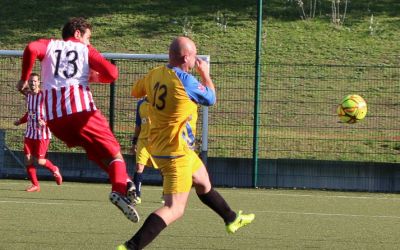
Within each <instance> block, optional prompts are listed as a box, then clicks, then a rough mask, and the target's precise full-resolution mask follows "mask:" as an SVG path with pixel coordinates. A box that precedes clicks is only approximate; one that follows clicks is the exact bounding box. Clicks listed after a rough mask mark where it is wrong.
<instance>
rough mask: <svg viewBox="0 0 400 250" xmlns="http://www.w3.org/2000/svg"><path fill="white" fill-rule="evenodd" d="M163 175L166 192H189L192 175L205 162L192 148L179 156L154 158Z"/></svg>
mask: <svg viewBox="0 0 400 250" xmlns="http://www.w3.org/2000/svg"><path fill="white" fill-rule="evenodd" d="M153 160H154V161H155V163H156V164H157V166H158V168H159V169H160V171H161V174H162V176H163V191H164V194H176V193H185V192H189V191H190V189H191V188H192V175H193V173H195V172H196V171H197V170H198V169H199V168H200V167H201V166H203V162H202V161H201V160H200V158H199V156H198V155H197V154H196V153H195V152H194V151H192V150H190V151H189V153H188V154H186V155H184V156H182V157H179V158H173V159H170V158H153Z"/></svg>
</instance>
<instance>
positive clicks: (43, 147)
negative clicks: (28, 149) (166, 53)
mask: <svg viewBox="0 0 400 250" xmlns="http://www.w3.org/2000/svg"><path fill="white" fill-rule="evenodd" d="M36 141H37V142H36V149H37V152H35V158H36V162H37V164H39V165H40V166H42V167H44V168H47V169H48V170H50V171H51V172H52V173H53V176H54V179H55V181H56V183H57V185H61V183H62V176H61V173H60V170H59V169H58V167H57V166H55V165H54V164H53V163H52V162H51V161H50V160H48V159H46V158H45V157H46V154H47V150H48V148H49V143H50V140H36Z"/></svg>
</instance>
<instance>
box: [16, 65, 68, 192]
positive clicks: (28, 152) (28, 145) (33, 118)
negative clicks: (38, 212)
mask: <svg viewBox="0 0 400 250" xmlns="http://www.w3.org/2000/svg"><path fill="white" fill-rule="evenodd" d="M28 85H29V91H26V92H25V94H26V106H27V112H26V113H25V115H24V116H23V117H22V118H20V119H18V120H16V121H15V122H14V125H15V126H19V125H21V124H23V123H27V125H26V130H25V139H24V154H25V165H26V171H27V173H28V177H29V179H30V180H31V182H32V185H31V186H29V187H28V188H27V189H26V191H27V192H39V191H40V185H39V181H38V178H37V175H36V168H35V165H34V163H36V164H38V165H40V166H42V167H44V168H47V169H48V170H50V171H51V172H52V173H53V176H54V178H55V180H56V183H57V185H61V183H62V176H61V174H60V170H59V169H58V167H56V166H55V165H54V164H53V163H52V162H51V161H50V160H49V159H46V154H47V150H48V147H49V143H50V139H51V132H50V130H49V128H48V127H47V125H46V122H45V121H44V117H45V106H44V96H43V92H42V91H41V90H40V79H39V75H38V74H36V73H32V74H30V76H29V81H28Z"/></svg>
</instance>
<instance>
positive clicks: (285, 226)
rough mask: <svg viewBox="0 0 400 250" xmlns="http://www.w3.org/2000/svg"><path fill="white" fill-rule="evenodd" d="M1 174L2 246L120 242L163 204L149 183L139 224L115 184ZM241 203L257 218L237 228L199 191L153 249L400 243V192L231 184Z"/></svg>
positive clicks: (232, 198)
mask: <svg viewBox="0 0 400 250" xmlns="http://www.w3.org/2000/svg"><path fill="white" fill-rule="evenodd" d="M28 184H29V182H28V181H26V180H0V197H1V198H0V234H1V237H0V249H24V250H26V249H41V250H42V249H115V247H116V246H117V245H118V244H120V243H122V242H124V241H125V240H127V239H129V238H130V237H131V236H132V234H133V233H134V232H136V231H137V230H138V228H139V227H140V225H141V224H142V223H143V221H144V219H145V218H146V217H147V216H148V215H149V213H151V212H152V211H153V210H154V209H156V208H157V207H159V206H161V203H160V195H161V188H160V187H154V186H144V187H143V194H142V199H143V203H142V204H141V205H139V206H138V210H139V211H140V214H141V216H142V220H141V222H140V223H138V224H133V223H131V222H130V221H128V220H127V219H125V217H124V216H123V215H122V213H121V212H120V211H119V210H117V209H116V208H115V207H114V205H112V204H111V203H110V202H109V201H108V193H109V191H110V185H109V184H87V183H73V182H66V183H64V184H63V185H62V186H56V185H55V183H54V182H46V181H42V182H41V188H42V191H41V192H40V193H27V192H25V191H24V188H25V187H26V186H27V185H28ZM218 191H219V192H220V193H221V194H222V195H223V196H224V197H225V198H226V199H227V201H228V202H229V203H230V205H231V206H232V208H233V209H235V210H238V209H242V210H244V211H245V212H254V213H255V214H256V220H255V222H254V223H252V224H250V225H249V226H248V227H246V228H244V229H242V230H239V231H238V232H237V233H236V234H234V235H228V234H227V233H226V232H225V228H224V225H223V223H222V220H221V219H220V218H219V217H218V216H217V215H216V214H215V213H213V212H212V211H211V210H210V209H208V208H207V207H205V206H204V205H203V204H202V203H201V202H200V201H199V200H198V199H197V197H196V195H195V194H194V192H193V194H192V195H191V196H190V200H189V204H188V207H187V210H186V214H185V215H184V217H183V218H182V219H181V220H179V221H178V222H176V223H174V224H172V225H171V226H169V227H168V228H167V229H166V230H164V231H163V232H162V233H161V234H160V235H159V237H157V238H156V240H155V241H153V242H152V243H151V244H150V245H149V246H148V248H147V249H307V248H312V249H398V246H399V245H400V230H399V229H400V195H399V194H381V193H349V192H346V193H345V192H327V191H307V190H256V189H224V188H218Z"/></svg>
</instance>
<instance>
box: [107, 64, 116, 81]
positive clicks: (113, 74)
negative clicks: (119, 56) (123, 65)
mask: <svg viewBox="0 0 400 250" xmlns="http://www.w3.org/2000/svg"><path fill="white" fill-rule="evenodd" d="M108 77H109V79H110V82H114V81H116V80H117V79H118V68H117V67H114V68H113V69H112V70H110V72H109V74H108Z"/></svg>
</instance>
